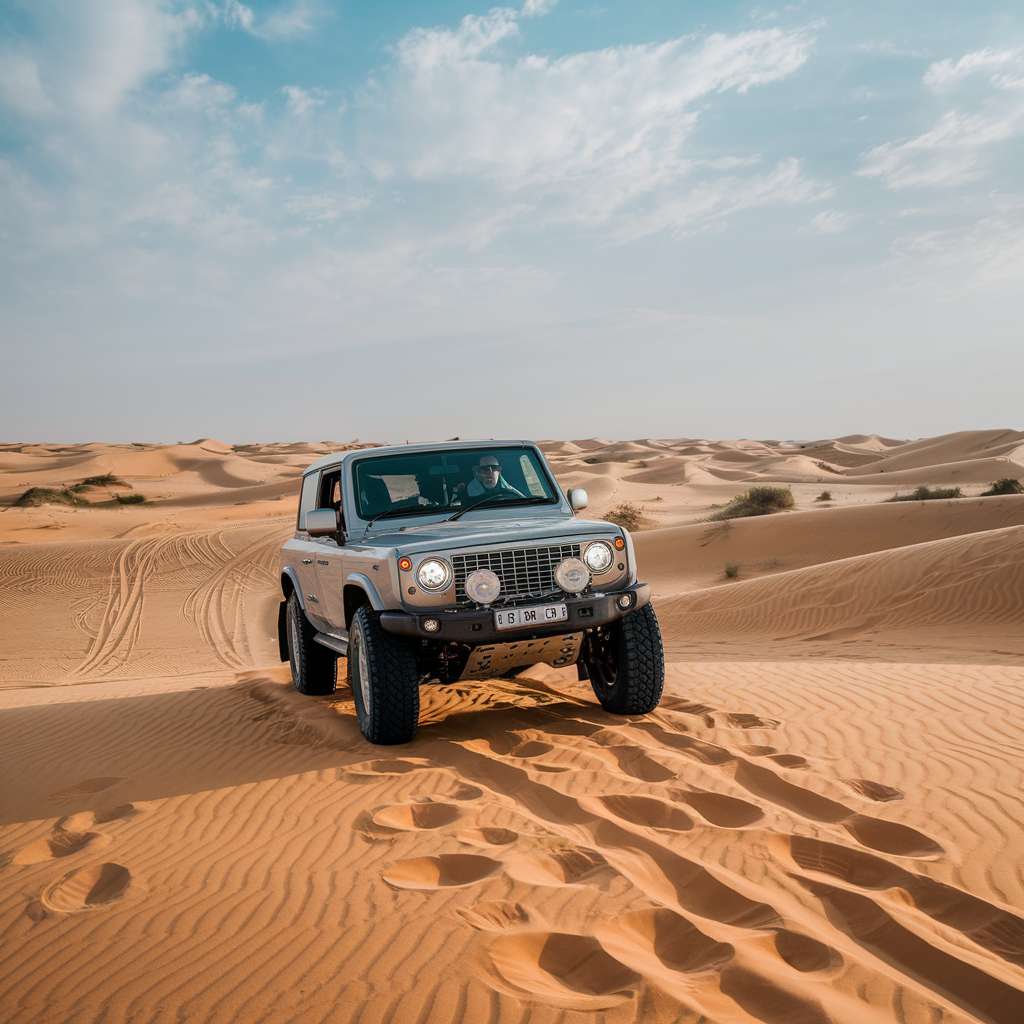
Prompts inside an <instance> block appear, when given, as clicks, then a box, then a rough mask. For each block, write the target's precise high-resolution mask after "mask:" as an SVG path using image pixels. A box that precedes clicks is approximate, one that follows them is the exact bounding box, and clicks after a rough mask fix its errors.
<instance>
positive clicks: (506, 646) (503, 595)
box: [278, 441, 665, 743]
mask: <svg viewBox="0 0 1024 1024" xmlns="http://www.w3.org/2000/svg"><path fill="white" fill-rule="evenodd" d="M586 504H587V494H586V491H584V490H583V489H582V488H572V489H571V490H570V491H569V492H568V495H567V496H566V495H564V494H563V493H562V491H561V489H560V488H559V486H558V484H557V483H555V480H554V477H553V475H552V473H551V470H550V469H549V467H548V465H547V463H546V462H545V460H544V456H543V455H542V454H541V452H540V450H539V449H538V448H537V447H536V445H534V444H531V443H529V442H526V441H480V442H448V443H445V444H431V445H425V444H420V445H405V446H402V447H393V448H367V449H362V450H359V451H349V452H340V453H338V454H336V455H328V456H326V457H324V458H322V459H320V460H319V461H317V462H314V463H313V465H312V466H310V467H309V469H307V470H306V472H305V474H304V475H303V478H302V490H301V492H300V495H299V516H298V522H297V524H296V531H295V536H294V537H292V538H291V539H290V540H288V541H286V542H285V544H284V546H283V548H282V550H281V589H282V592H283V598H284V599H283V600H282V602H281V607H280V613H279V616H278V639H279V643H280V648H281V660H282V661H290V662H291V670H292V679H293V680H294V683H295V688H296V689H297V690H298V691H299V692H300V693H306V694H329V693H333V692H334V689H335V686H336V684H337V673H338V657H339V656H345V657H346V658H347V659H348V681H349V685H350V686H351V687H352V693H353V695H354V697H355V704H356V712H357V715H358V718H359V728H360V729H361V730H362V733H363V735H364V736H365V737H366V738H367V739H368V740H370V741H371V742H372V743H405V742H408V741H409V740H411V739H412V737H413V735H414V734H415V732H416V724H417V718H418V716H419V687H420V685H421V684H423V683H452V682H455V681H456V680H458V679H486V678H491V677H495V676H505V677H510V676H513V675H515V673H516V670H518V669H521V668H523V667H524V666H527V665H534V664H537V663H538V662H546V663H547V664H549V665H558V666H564V665H573V664H575V665H576V666H577V671H578V674H579V678H580V679H590V681H591V684H592V685H593V687H594V693H595V694H596V695H597V699H598V700H599V701H600V702H601V704H602V706H603V707H605V708H606V709H607V710H608V711H613V712H615V713H616V714H622V715H641V714H645V713H647V712H648V711H651V710H653V709H654V708H655V707H656V706H657V704H658V701H659V700H660V699H661V691H662V686H663V683H664V675H665V659H664V652H663V649H662V644H661V631H660V629H659V628H658V620H657V618H656V617H655V615H654V609H653V608H652V607H651V605H650V603H649V602H650V588H649V587H648V585H647V584H645V583H638V582H637V579H636V559H635V558H634V555H633V544H632V541H631V540H630V536H629V534H628V533H627V532H626V531H625V530H623V529H621V528H620V527H618V526H615V525H614V524H612V523H607V522H600V521H589V520H584V519H577V518H575V514H574V513H575V511H576V510H578V509H582V508H585V507H586Z"/></svg>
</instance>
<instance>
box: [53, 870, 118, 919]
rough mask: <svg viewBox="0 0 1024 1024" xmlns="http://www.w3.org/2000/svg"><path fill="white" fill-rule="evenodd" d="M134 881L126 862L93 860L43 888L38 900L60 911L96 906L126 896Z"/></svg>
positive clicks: (74, 911)
mask: <svg viewBox="0 0 1024 1024" xmlns="http://www.w3.org/2000/svg"><path fill="white" fill-rule="evenodd" d="M131 884H132V873H131V872H130V871H129V870H128V869H127V868H126V867H125V866H124V865H123V864H114V863H106V864H91V865H88V866H87V867H82V868H76V869H75V870H74V871H69V872H68V873H67V874H66V875H65V876H64V877H63V878H61V879H60V881H58V882H54V883H53V885H51V886H48V887H47V888H46V889H45V890H43V893H42V895H41V896H40V898H39V900H40V903H42V905H43V906H44V907H45V908H46V909H48V910H53V911H56V912H57V913H61V914H74V913H78V912H79V911H83V910H95V909H97V908H99V907H104V906H107V905H108V904H110V903H115V902H116V901H117V900H120V899H123V898H124V896H125V894H126V893H127V892H128V890H129V888H130V886H131Z"/></svg>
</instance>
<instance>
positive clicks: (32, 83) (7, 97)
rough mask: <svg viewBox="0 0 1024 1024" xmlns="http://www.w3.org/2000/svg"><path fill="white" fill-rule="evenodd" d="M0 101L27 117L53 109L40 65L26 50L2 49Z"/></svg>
mask: <svg viewBox="0 0 1024 1024" xmlns="http://www.w3.org/2000/svg"><path fill="white" fill-rule="evenodd" d="M0 104H2V105H3V106H5V107H7V108H8V109H9V110H13V111H14V112H15V113H17V114H21V115H23V116H26V117H39V116H42V115H45V114H49V113H52V112H53V109H54V108H53V104H52V103H51V102H50V98H49V97H48V96H47V95H46V92H45V91H44V90H43V85H42V82H41V81H40V80H39V67H38V65H37V64H36V62H35V61H34V60H33V59H32V58H31V57H29V56H27V55H26V54H23V53H4V52H0Z"/></svg>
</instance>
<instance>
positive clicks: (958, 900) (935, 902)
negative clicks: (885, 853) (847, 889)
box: [780, 836, 1024, 967]
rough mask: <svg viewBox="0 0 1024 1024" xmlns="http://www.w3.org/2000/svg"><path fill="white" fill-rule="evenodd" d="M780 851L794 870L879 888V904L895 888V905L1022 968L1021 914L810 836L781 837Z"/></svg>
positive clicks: (858, 886)
mask: <svg viewBox="0 0 1024 1024" xmlns="http://www.w3.org/2000/svg"><path fill="white" fill-rule="evenodd" d="M780 845H781V850H780V852H781V854H782V856H783V858H784V859H785V860H789V861H790V862H791V863H793V864H794V865H795V866H796V867H797V868H798V869H800V870H801V871H804V872H808V873H811V874H816V875H825V876H827V877H829V878H831V879H833V880H838V881H840V882H842V883H843V884H844V885H846V886H852V887H854V888H856V889H859V890H860V891H862V892H879V893H882V894H883V895H882V896H881V897H880V899H879V901H880V902H884V901H885V900H886V899H887V898H888V897H887V893H888V892H889V891H890V890H895V891H896V895H895V896H894V897H893V902H894V903H895V904H896V905H897V906H899V907H900V908H902V907H904V906H905V905H906V903H907V901H908V900H909V902H910V903H911V904H912V905H913V906H914V907H916V908H917V909H918V910H919V911H920V912H921V913H923V914H926V915H927V916H928V917H931V918H933V919H934V920H936V921H938V922H939V923H941V924H943V925H946V926H947V927H949V928H953V929H955V930H956V931H959V932H960V933H961V934H962V935H964V936H966V937H967V938H968V939H970V940H971V941H972V942H975V943H976V944H977V945H979V946H981V947H982V948H983V949H986V950H988V951H989V952H990V953H994V954H995V955H996V956H998V957H1001V958H1002V959H1003V960H1006V961H1008V962H1010V963H1013V964H1016V965H1017V966H1018V967H1024V917H1020V916H1018V915H1017V914H1015V913H1013V912H1012V911H1011V910H1007V909H1005V908H1003V907H1000V906H998V905H997V904H995V903H990V902H989V901H988V900H984V899H982V898H981V897H979V896H974V895H972V894H971V893H968V892H964V890H962V889H958V888H956V887H955V886H952V885H947V884H946V883H944V882H937V881H935V880H934V879H931V878H928V877H926V876H924V875H916V874H914V873H913V872H912V871H907V870H906V868H902V867H900V866H899V865H898V864H892V863H890V862H889V861H887V860H885V859H883V858H882V857H876V856H875V855H874V854H871V853H865V852H864V851H863V850H856V849H853V848H851V847H846V846H840V845H839V844H838V843H829V842H825V841H824V840H821V839H812V838H811V837H809V836H790V837H789V838H788V839H786V840H780Z"/></svg>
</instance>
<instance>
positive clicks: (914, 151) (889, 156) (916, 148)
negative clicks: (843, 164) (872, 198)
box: [857, 107, 1024, 189]
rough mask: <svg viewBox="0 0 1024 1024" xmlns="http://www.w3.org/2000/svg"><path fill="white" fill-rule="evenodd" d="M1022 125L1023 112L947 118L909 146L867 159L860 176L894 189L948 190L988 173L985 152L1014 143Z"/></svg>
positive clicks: (886, 147) (885, 148)
mask: <svg viewBox="0 0 1024 1024" xmlns="http://www.w3.org/2000/svg"><path fill="white" fill-rule="evenodd" d="M1022 125H1024V109H1022V108H1019V107H1018V108H1015V109H1012V110H1009V111H1005V112H1001V113H999V114H994V115H986V114H961V113H959V112H958V111H955V110H952V111H949V112H948V113H946V114H944V115H943V116H942V117H941V118H940V119H939V121H938V123H937V124H936V125H935V127H933V128H932V129H931V130H929V131H927V132H925V133H924V134H922V135H918V136H916V137H915V138H912V139H908V140H906V141H905V142H886V143H884V144H882V145H881V146H876V147H875V148H874V149H872V150H870V151H869V152H868V153H867V154H865V156H864V159H863V161H862V163H861V167H860V170H859V171H858V172H857V173H858V174H860V175H862V176H864V177H870V178H881V179H882V180H883V181H884V182H885V184H886V186H887V187H888V188H890V189H901V188H909V187H911V186H915V185H927V186H932V187H948V186H953V185H962V184H964V183H966V182H969V181H974V180H976V179H977V178H979V177H981V176H982V174H983V173H984V162H983V156H984V151H985V149H986V148H987V147H989V146H991V145H993V144H994V143H997V142H1003V141H1005V140H1006V139H1009V138H1012V137H1013V136H1014V135H1016V134H1017V133H1018V132H1019V131H1020V130H1021V127H1022Z"/></svg>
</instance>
